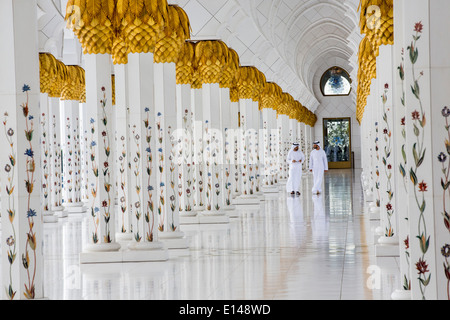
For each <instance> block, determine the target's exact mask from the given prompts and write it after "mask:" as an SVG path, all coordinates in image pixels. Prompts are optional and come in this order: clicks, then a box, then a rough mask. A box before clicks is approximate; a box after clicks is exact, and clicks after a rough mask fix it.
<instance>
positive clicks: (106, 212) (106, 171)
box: [100, 87, 112, 243]
mask: <svg viewBox="0 0 450 320" xmlns="http://www.w3.org/2000/svg"><path fill="white" fill-rule="evenodd" d="M102 91H103V99H102V100H100V105H101V108H102V109H101V110H102V119H101V122H102V125H103V131H102V137H103V151H104V152H105V161H104V162H103V170H102V172H103V187H104V188H105V191H106V199H103V201H102V208H103V219H104V221H105V234H104V236H103V241H104V242H105V243H111V242H112V239H111V231H110V224H109V223H110V220H111V205H112V203H111V200H112V196H111V186H112V185H111V170H110V167H109V157H110V156H111V146H110V143H111V142H110V135H109V131H108V117H107V114H106V102H107V98H106V92H105V87H102Z"/></svg>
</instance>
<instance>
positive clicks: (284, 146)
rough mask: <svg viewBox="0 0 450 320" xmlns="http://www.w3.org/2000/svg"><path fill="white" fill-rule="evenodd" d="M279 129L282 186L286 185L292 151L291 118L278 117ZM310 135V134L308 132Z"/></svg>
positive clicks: (282, 115)
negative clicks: (290, 141) (289, 157)
mask: <svg viewBox="0 0 450 320" xmlns="http://www.w3.org/2000/svg"><path fill="white" fill-rule="evenodd" d="M277 124H278V129H279V134H280V160H279V161H280V176H279V182H280V184H282V185H283V184H286V181H287V178H288V171H289V166H288V165H287V162H286V157H287V154H288V152H289V149H290V144H289V117H288V116H287V115H285V114H279V115H278V123H277ZM308 133H309V132H308ZM307 136H308V137H309V135H307Z"/></svg>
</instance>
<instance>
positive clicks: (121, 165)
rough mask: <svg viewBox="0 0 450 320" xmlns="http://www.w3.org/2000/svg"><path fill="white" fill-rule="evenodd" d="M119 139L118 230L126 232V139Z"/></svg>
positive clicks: (122, 137) (123, 137)
mask: <svg viewBox="0 0 450 320" xmlns="http://www.w3.org/2000/svg"><path fill="white" fill-rule="evenodd" d="M120 141H122V142H121V143H122V151H121V154H120V156H119V159H118V160H119V172H120V191H121V197H120V204H119V206H120V212H121V213H122V216H121V227H120V232H122V233H126V232H127V231H128V230H127V227H126V226H125V217H126V215H127V213H128V199H127V192H126V191H127V175H126V174H127V173H126V167H127V149H126V141H125V136H121V137H120Z"/></svg>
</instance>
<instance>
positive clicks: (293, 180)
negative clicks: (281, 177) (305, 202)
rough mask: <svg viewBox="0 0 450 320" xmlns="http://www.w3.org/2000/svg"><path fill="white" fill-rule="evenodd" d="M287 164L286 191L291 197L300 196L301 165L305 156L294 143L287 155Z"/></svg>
mask: <svg viewBox="0 0 450 320" xmlns="http://www.w3.org/2000/svg"><path fill="white" fill-rule="evenodd" d="M286 161H287V163H288V164H289V179H288V181H287V182H286V191H287V192H288V193H289V192H290V193H291V195H295V194H297V195H298V196H299V195H300V183H301V181H302V163H303V162H304V161H305V155H304V154H303V152H302V151H301V150H300V145H299V144H298V143H294V144H293V145H292V148H291V150H290V151H289V153H288V156H287V159H286Z"/></svg>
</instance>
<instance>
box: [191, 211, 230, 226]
mask: <svg viewBox="0 0 450 320" xmlns="http://www.w3.org/2000/svg"><path fill="white" fill-rule="evenodd" d="M229 222H230V218H229V217H228V215H226V214H225V213H224V212H223V211H203V212H202V213H201V214H199V223H200V224H222V223H225V224H226V223H229Z"/></svg>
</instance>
